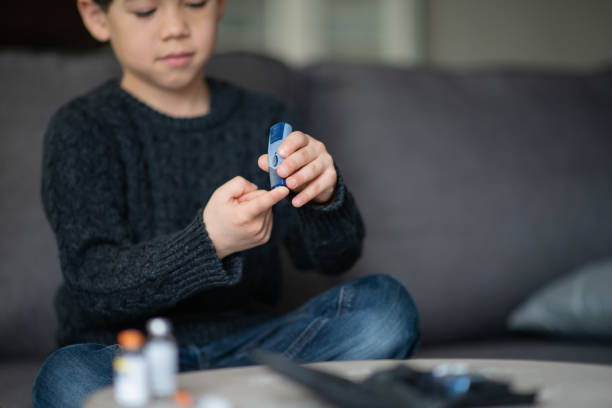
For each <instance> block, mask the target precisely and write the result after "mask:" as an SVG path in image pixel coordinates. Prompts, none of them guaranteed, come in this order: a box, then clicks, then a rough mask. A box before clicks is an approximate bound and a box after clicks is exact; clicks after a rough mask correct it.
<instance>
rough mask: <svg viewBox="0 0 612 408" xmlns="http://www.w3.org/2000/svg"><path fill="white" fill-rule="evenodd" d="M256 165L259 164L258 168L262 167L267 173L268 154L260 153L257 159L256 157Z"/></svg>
mask: <svg viewBox="0 0 612 408" xmlns="http://www.w3.org/2000/svg"><path fill="white" fill-rule="evenodd" d="M257 165H258V166H259V168H260V169H262V170H263V171H265V172H266V173H267V172H268V155H267V154H262V155H261V156H259V159H257Z"/></svg>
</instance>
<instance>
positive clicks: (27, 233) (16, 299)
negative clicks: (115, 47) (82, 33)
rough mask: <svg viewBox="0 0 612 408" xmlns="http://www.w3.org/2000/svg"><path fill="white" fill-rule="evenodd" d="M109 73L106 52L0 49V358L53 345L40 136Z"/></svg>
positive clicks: (52, 282) (50, 246)
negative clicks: (74, 100) (68, 105)
mask: <svg viewBox="0 0 612 408" xmlns="http://www.w3.org/2000/svg"><path fill="white" fill-rule="evenodd" d="M116 72H117V66H116V64H115V62H114V61H113V59H112V58H111V57H110V55H109V53H108V52H101V53H93V54H87V55H66V54H59V53H51V52H49V53H32V52H27V51H15V52H3V53H0V81H2V82H1V84H2V85H1V86H0V88H1V89H2V96H1V97H0V124H2V137H1V138H0V144H1V147H0V166H1V167H0V225H2V234H0V259H1V260H2V263H1V268H2V270H1V271H0V287H1V288H2V289H1V291H2V296H0V310H2V313H0V333H2V335H1V336H0V358H3V357H8V356H11V357H15V356H20V355H21V356H24V355H29V356H42V355H45V354H46V353H47V352H49V351H50V350H51V349H52V348H53V347H54V345H55V338H54V329H55V325H56V322H55V313H54V311H53V307H52V297H53V294H54V292H55V288H56V287H57V285H58V284H59V281H60V271H59V263H58V260H57V253H56V249H55V240H54V237H53V234H52V232H51V230H50V228H49V226H48V223H47V221H46V219H45V218H44V215H43V212H42V205H41V201H40V171H41V159H42V140H43V135H44V132H45V129H46V127H47V122H48V120H49V118H50V117H51V115H52V114H53V113H54V112H55V111H56V110H57V108H59V106H60V105H62V104H63V103H65V102H66V101H68V100H69V99H72V98H73V97H75V96H76V95H78V94H80V93H83V92H84V91H85V90H87V89H89V88H91V87H93V86H94V85H95V84H97V83H99V82H101V81H102V80H104V79H105V78H108V77H109V76H112V75H114V74H115V73H116Z"/></svg>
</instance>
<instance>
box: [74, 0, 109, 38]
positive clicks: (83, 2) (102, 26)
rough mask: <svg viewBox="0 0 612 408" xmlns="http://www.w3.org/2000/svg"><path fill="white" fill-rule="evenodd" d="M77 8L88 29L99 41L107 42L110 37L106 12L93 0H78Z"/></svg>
mask: <svg viewBox="0 0 612 408" xmlns="http://www.w3.org/2000/svg"><path fill="white" fill-rule="evenodd" d="M77 8H78V9H79V14H81V19H82V20H83V24H85V28H87V31H89V33H90V34H91V35H92V37H93V38H95V39H96V40H98V41H101V42H106V41H108V40H109V38H110V32H109V29H108V20H107V19H106V12H105V11H104V10H102V9H101V8H100V6H99V5H98V4H97V3H95V2H94V1H93V0H77Z"/></svg>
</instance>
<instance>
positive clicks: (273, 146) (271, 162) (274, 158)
mask: <svg viewBox="0 0 612 408" xmlns="http://www.w3.org/2000/svg"><path fill="white" fill-rule="evenodd" d="M292 131H293V128H292V127H291V125H290V124H288V123H285V122H279V123H276V124H274V125H272V127H271V128H270V137H269V139H268V171H269V173H270V189H271V190H273V189H275V188H276V187H279V186H285V185H286V184H285V179H284V178H282V177H280V176H279V175H278V174H276V169H277V168H278V166H279V165H280V164H281V163H282V162H283V158H282V157H280V156H279V155H278V148H279V147H280V145H281V143H283V140H285V138H286V137H287V136H289V133H291V132H292Z"/></svg>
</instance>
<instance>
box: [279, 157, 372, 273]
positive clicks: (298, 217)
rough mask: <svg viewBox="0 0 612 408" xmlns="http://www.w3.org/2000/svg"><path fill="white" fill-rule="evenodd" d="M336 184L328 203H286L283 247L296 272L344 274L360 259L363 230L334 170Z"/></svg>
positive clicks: (352, 200) (339, 175)
mask: <svg viewBox="0 0 612 408" xmlns="http://www.w3.org/2000/svg"><path fill="white" fill-rule="evenodd" d="M336 172H337V173H338V181H337V182H336V189H335V191H334V195H333V197H332V199H331V200H330V203H329V204H314V203H308V204H306V205H305V206H303V207H301V208H297V209H296V208H294V207H292V206H291V205H290V204H289V206H290V207H291V208H290V211H292V212H293V213H294V215H293V217H289V218H290V219H292V221H293V222H292V225H291V226H290V228H289V233H288V234H287V235H286V237H285V246H286V247H287V250H288V252H289V254H290V256H291V258H292V260H293V262H294V264H295V265H296V266H297V267H298V268H300V269H314V270H316V271H318V272H320V273H323V274H330V275H338V274H341V273H344V272H346V271H347V270H348V269H349V268H350V267H351V266H353V264H354V263H355V262H356V261H357V260H358V259H359V257H360V256H361V251H362V247H363V239H364V236H365V227H364V223H363V220H362V218H361V215H360V213H359V209H358V208H357V205H356V203H355V200H354V198H353V196H352V194H351V193H350V192H349V191H348V190H347V189H346V186H345V185H344V181H343V178H342V174H341V173H340V171H339V169H338V168H336Z"/></svg>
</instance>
